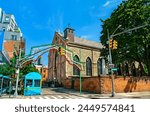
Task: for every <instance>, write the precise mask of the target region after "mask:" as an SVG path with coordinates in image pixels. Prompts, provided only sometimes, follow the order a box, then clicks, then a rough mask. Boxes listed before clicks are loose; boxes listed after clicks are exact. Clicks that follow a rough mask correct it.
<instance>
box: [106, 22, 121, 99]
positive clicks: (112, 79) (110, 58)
mask: <svg viewBox="0 0 150 116" xmlns="http://www.w3.org/2000/svg"><path fill="white" fill-rule="evenodd" d="M120 27H121V25H119V26H118V27H117V28H116V29H115V31H114V32H113V34H112V35H110V34H109V30H108V29H107V33H108V41H109V45H110V38H111V37H112V36H113V35H114V34H115V32H116V31H117V30H118V29H119V28H120ZM110 65H112V55H111V49H110V47H109V69H110V70H111V82H112V95H111V96H112V97H114V96H115V88H114V75H113V73H114V72H113V70H112V69H111V68H110Z"/></svg>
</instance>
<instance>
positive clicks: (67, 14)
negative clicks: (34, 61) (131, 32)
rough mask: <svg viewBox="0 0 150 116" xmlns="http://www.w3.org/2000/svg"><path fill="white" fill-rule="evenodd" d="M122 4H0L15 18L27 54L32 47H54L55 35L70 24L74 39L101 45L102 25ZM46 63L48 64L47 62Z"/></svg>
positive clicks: (103, 0)
mask: <svg viewBox="0 0 150 116" xmlns="http://www.w3.org/2000/svg"><path fill="white" fill-rule="evenodd" d="M121 2H122V0H0V7H1V8H2V9H3V10H4V11H5V12H6V13H10V14H14V16H15V19H16V22H17V24H18V26H19V27H20V28H21V31H22V33H23V36H24V38H25V39H26V53H27V54H28V53H29V51H30V48H31V47H32V46H36V45H41V44H47V43H51V42H52V39H53V36H54V32H55V31H60V32H63V30H64V29H65V28H66V27H67V25H68V23H70V25H71V27H72V28H74V29H75V35H76V36H80V37H83V38H85V39H89V40H93V41H97V42H99V37H100V31H101V22H100V20H99V19H100V18H102V19H106V18H108V17H109V16H110V14H111V13H112V11H113V10H114V9H115V8H117V6H118V5H119V4H120V3H121ZM44 62H45V63H46V62H47V61H44Z"/></svg>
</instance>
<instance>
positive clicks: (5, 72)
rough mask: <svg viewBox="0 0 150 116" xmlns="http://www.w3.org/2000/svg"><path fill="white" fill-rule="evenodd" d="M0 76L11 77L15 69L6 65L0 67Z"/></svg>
mask: <svg viewBox="0 0 150 116" xmlns="http://www.w3.org/2000/svg"><path fill="white" fill-rule="evenodd" d="M0 74H3V75H5V76H12V75H14V74H15V68H13V67H11V66H9V65H8V64H4V65H0Z"/></svg>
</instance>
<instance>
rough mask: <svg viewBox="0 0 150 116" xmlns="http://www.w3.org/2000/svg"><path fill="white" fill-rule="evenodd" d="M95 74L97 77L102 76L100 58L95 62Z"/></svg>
mask: <svg viewBox="0 0 150 116" xmlns="http://www.w3.org/2000/svg"><path fill="white" fill-rule="evenodd" d="M97 73H98V76H100V75H101V74H102V59H100V58H99V59H98V61H97Z"/></svg>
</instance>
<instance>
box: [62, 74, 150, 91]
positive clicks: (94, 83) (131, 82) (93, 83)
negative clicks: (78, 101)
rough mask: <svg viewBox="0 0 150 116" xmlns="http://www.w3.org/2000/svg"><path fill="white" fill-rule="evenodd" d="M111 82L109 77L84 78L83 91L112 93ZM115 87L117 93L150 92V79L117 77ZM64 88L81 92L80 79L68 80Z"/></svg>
mask: <svg viewBox="0 0 150 116" xmlns="http://www.w3.org/2000/svg"><path fill="white" fill-rule="evenodd" d="M111 82H112V81H111V78H110V77H109V76H105V77H83V78H82V90H83V91H89V92H94V93H111V89H112V85H111ZM114 85H115V92H116V93H123V92H141V91H150V77H121V76H120V77H115V79H114ZM64 87H66V88H73V89H76V90H79V87H80V79H79V78H78V77H72V79H66V80H65V83H64Z"/></svg>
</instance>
